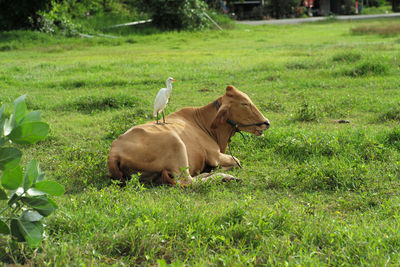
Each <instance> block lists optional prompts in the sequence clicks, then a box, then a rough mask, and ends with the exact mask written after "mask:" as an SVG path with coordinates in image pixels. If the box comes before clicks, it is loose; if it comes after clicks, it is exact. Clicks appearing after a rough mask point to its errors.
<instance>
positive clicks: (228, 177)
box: [218, 173, 241, 182]
mask: <svg viewBox="0 0 400 267" xmlns="http://www.w3.org/2000/svg"><path fill="white" fill-rule="evenodd" d="M218 175H219V176H222V179H221V181H222V182H232V181H236V182H240V181H241V180H240V179H239V178H236V177H235V176H232V175H229V174H225V173H218Z"/></svg>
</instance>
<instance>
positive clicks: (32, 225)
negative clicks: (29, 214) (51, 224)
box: [17, 219, 43, 248]
mask: <svg viewBox="0 0 400 267" xmlns="http://www.w3.org/2000/svg"><path fill="white" fill-rule="evenodd" d="M17 224H18V228H19V232H20V233H21V234H22V235H23V237H24V239H25V240H26V242H27V243H28V246H29V247H30V248H36V247H37V246H39V245H40V243H41V242H42V239H43V224H42V223H41V222H38V221H35V222H30V221H25V220H21V219H17Z"/></svg>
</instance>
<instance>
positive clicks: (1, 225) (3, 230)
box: [0, 220, 10, 235]
mask: <svg viewBox="0 0 400 267" xmlns="http://www.w3.org/2000/svg"><path fill="white" fill-rule="evenodd" d="M9 233H10V228H9V227H8V225H7V224H6V223H5V222H3V221H2V220H0V234H5V235H8V234H9Z"/></svg>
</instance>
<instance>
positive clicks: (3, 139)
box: [0, 126, 6, 146]
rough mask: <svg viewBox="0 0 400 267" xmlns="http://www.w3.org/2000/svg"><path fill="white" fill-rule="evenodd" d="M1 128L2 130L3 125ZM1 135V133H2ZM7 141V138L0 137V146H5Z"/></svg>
mask: <svg viewBox="0 0 400 267" xmlns="http://www.w3.org/2000/svg"><path fill="white" fill-rule="evenodd" d="M0 130H1V126H0ZM0 135H1V133H0ZM5 143H6V139H5V138H2V137H0V146H4V144H5Z"/></svg>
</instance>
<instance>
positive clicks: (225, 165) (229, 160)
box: [218, 153, 240, 171]
mask: <svg viewBox="0 0 400 267" xmlns="http://www.w3.org/2000/svg"><path fill="white" fill-rule="evenodd" d="M218 163H219V165H220V166H221V168H222V170H224V171H228V170H231V169H232V168H234V167H240V161H239V160H238V159H237V158H235V157H233V156H230V155H226V154H223V153H220V154H219V162H218Z"/></svg>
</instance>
